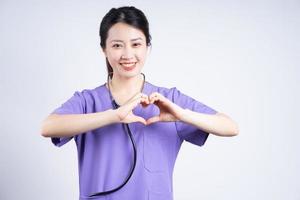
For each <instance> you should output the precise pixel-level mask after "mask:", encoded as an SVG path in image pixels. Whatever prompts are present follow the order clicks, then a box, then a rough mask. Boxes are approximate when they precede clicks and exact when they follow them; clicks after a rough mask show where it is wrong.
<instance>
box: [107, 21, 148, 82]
mask: <svg viewBox="0 0 300 200" xmlns="http://www.w3.org/2000/svg"><path fill="white" fill-rule="evenodd" d="M147 50H148V47H147V45H146V37H145V35H144V33H143V32H142V31H141V30H139V29H137V28H135V27H133V26H130V25H128V24H125V23H116V24H114V25H113V26H112V27H111V28H110V29H109V31H108V37H107V39H106V48H105V49H104V50H103V52H104V54H105V56H106V57H107V59H108V62H109V63H110V65H111V66H112V68H113V72H114V77H115V76H121V77H126V78H130V77H134V76H136V75H139V74H140V73H141V70H142V68H143V66H144V63H145V61H146V55H147Z"/></svg>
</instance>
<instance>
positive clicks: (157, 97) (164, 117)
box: [147, 92, 184, 125]
mask: <svg viewBox="0 0 300 200" xmlns="http://www.w3.org/2000/svg"><path fill="white" fill-rule="evenodd" d="M149 104H155V105H156V106H157V107H158V108H159V110H160V113H159V115H158V116H154V117H151V118H149V119H148V120H147V125H149V124H152V123H155V122H159V121H161V122H172V121H177V120H180V118H181V117H182V115H183V113H184V109H183V108H181V107H180V106H178V105H176V104H175V103H173V102H172V101H170V100H169V99H167V98H166V97H164V96H163V95H162V94H160V93H158V92H154V93H152V94H151V95H150V96H149Z"/></svg>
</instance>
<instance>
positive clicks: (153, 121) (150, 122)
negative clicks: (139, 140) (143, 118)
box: [147, 116, 160, 125]
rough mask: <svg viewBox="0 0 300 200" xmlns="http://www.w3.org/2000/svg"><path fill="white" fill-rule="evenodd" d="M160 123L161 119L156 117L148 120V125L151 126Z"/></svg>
mask: <svg viewBox="0 0 300 200" xmlns="http://www.w3.org/2000/svg"><path fill="white" fill-rule="evenodd" d="M159 121H160V117H159V116H154V117H151V118H149V119H147V125H150V124H153V123H155V122H159Z"/></svg>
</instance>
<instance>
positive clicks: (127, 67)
mask: <svg viewBox="0 0 300 200" xmlns="http://www.w3.org/2000/svg"><path fill="white" fill-rule="evenodd" d="M120 65H121V66H122V67H123V68H124V69H125V70H126V71H130V70H132V69H134V68H135V66H136V62H130V63H120Z"/></svg>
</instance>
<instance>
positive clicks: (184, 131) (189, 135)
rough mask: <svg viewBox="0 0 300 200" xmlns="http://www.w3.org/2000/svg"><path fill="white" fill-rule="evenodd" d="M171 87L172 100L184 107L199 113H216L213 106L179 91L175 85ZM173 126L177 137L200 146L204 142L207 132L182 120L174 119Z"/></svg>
mask: <svg viewBox="0 0 300 200" xmlns="http://www.w3.org/2000/svg"><path fill="white" fill-rule="evenodd" d="M172 89H173V102H174V103H175V104H177V105H178V106H180V107H181V108H184V109H189V110H192V111H195V112H199V113H205V114H216V113H217V111H216V110H214V109H213V108H211V107H209V106H207V105H205V104H203V103H201V102H199V101H197V100H195V99H193V98H192V97H189V96H187V95H185V94H183V93H181V92H180V91H179V90H178V89H177V88H176V87H174V88H172ZM175 126H176V129H177V133H178V135H179V137H180V138H181V139H183V140H186V141H188V142H190V143H192V144H195V145H198V146H202V145H204V143H205V142H206V140H207V138H208V135H209V133H208V132H206V131H203V130H201V129H199V128H198V127H196V126H194V125H191V124H188V123H185V122H182V121H176V122H175Z"/></svg>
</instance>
